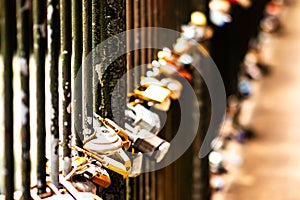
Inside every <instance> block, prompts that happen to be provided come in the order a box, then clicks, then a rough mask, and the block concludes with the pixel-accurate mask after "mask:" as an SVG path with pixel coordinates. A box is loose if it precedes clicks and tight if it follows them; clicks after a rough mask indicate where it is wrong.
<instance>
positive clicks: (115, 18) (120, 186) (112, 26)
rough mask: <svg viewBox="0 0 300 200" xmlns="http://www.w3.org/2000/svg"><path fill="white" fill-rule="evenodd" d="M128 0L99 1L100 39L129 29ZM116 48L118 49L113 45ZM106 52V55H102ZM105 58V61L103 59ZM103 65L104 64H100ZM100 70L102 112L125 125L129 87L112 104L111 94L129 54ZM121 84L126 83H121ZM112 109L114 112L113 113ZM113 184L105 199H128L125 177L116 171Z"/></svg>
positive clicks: (109, 54) (107, 57)
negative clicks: (127, 19) (127, 21)
mask: <svg viewBox="0 0 300 200" xmlns="http://www.w3.org/2000/svg"><path fill="white" fill-rule="evenodd" d="M125 5H126V1H125V0H120V1H100V13H101V16H100V24H101V29H100V33H101V41H104V40H106V39H107V38H109V37H111V36H113V35H116V34H118V33H120V32H122V31H125V29H126V24H125V23H126V18H125V15H126V14H125ZM115 45H117V46H118V48H122V49H123V48H124V49H125V48H126V41H123V40H118V43H117V44H115ZM109 49H110V48H108V49H103V51H105V52H102V53H105V57H104V56H101V58H102V59H104V62H108V61H111V60H112V57H113V55H114V53H115V52H113V51H110V50H109ZM112 49H115V48H112ZM102 55H103V54H102ZM101 61H103V60H101ZM100 67H101V66H100ZM100 71H101V81H100V83H101V94H100V95H101V102H100V114H101V115H102V116H105V117H108V118H112V117H113V119H114V120H115V121H116V122H117V123H118V124H124V108H125V103H126V100H125V98H126V95H124V94H125V92H126V89H125V88H120V87H119V88H117V90H118V91H119V94H118V96H117V97H115V98H114V101H116V102H114V103H113V104H112V103H111V100H112V99H111V94H112V92H113V90H114V86H115V84H116V83H117V81H118V80H119V79H120V78H121V76H122V75H123V74H124V73H125V71H126V56H125V55H124V56H120V57H119V58H118V59H117V60H115V61H114V62H113V63H112V64H111V65H109V66H108V68H107V69H106V70H105V71H104V70H103V68H100ZM121 85H123V84H122V83H121ZM112 111H113V112H114V113H112ZM110 176H111V182H112V184H111V186H110V187H109V188H107V189H106V190H103V192H102V197H103V199H120V200H123V199H125V196H126V193H125V190H126V186H125V181H124V179H123V178H122V177H121V176H120V175H118V174H116V173H111V174H110Z"/></svg>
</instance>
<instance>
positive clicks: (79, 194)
mask: <svg viewBox="0 0 300 200" xmlns="http://www.w3.org/2000/svg"><path fill="white" fill-rule="evenodd" d="M59 183H60V184H61V185H62V186H64V188H66V190H67V191H68V193H69V194H70V195H71V196H72V197H73V198H74V199H87V200H88V199H91V200H102V199H101V198H100V197H98V196H97V195H95V194H93V193H90V192H78V191H77V190H76V188H75V187H74V186H73V185H72V183H70V182H69V181H67V180H66V179H65V178H64V177H63V175H61V174H60V175H59Z"/></svg>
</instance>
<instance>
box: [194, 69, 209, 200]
mask: <svg viewBox="0 0 300 200" xmlns="http://www.w3.org/2000/svg"><path fill="white" fill-rule="evenodd" d="M211 81H212V80H211ZM192 85H193V88H194V91H195V94H196V95H197V100H198V102H195V104H196V105H199V110H200V121H199V128H198V132H197V135H196V137H195V141H194V143H193V146H194V161H193V166H194V169H193V170H194V176H193V182H194V183H193V184H194V188H193V195H194V197H193V199H204V200H208V199H210V195H211V190H210V185H209V164H208V156H206V157H204V158H202V159H201V160H200V159H199V157H198V153H199V149H200V145H199V144H202V142H203V139H204V137H205V133H206V132H205V131H206V130H207V128H208V126H209V119H210V111H211V110H210V108H211V105H210V96H209V92H208V90H207V88H206V85H205V83H204V82H203V80H202V78H201V75H200V74H199V73H198V72H196V70H195V71H194V73H193V82H192ZM193 117H195V116H193ZM195 174H196V175H197V174H198V175H197V176H195ZM195 187H197V188H195Z"/></svg>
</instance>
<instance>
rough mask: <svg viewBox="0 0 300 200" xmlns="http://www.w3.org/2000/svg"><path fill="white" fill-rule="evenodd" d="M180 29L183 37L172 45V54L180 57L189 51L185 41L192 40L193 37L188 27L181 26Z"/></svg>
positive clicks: (188, 45) (188, 44)
mask: <svg viewBox="0 0 300 200" xmlns="http://www.w3.org/2000/svg"><path fill="white" fill-rule="evenodd" d="M185 27H186V28H187V29H186V30H185V29H184V28H185ZM181 29H182V32H183V33H182V34H183V36H182V37H180V38H178V39H177V40H176V43H175V44H174V45H173V50H174V53H176V54H177V55H182V54H184V53H186V52H187V51H188V50H189V49H190V46H191V45H190V43H189V41H188V40H187V39H190V38H192V37H193V35H194V33H193V30H191V29H189V28H188V26H182V27H181Z"/></svg>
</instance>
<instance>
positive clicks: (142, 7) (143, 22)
mask: <svg viewBox="0 0 300 200" xmlns="http://www.w3.org/2000/svg"><path fill="white" fill-rule="evenodd" d="M146 4H147V2H146V0H141V2H140V16H139V17H140V19H141V25H140V27H146V26H147V10H146V7H147V5H146ZM146 39H147V32H146V30H142V31H141V46H146V42H147V41H146ZM140 52H141V63H140V64H142V68H141V75H143V76H144V75H145V74H146V66H145V65H146V64H147V49H146V48H142V49H141V50H140Z"/></svg>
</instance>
